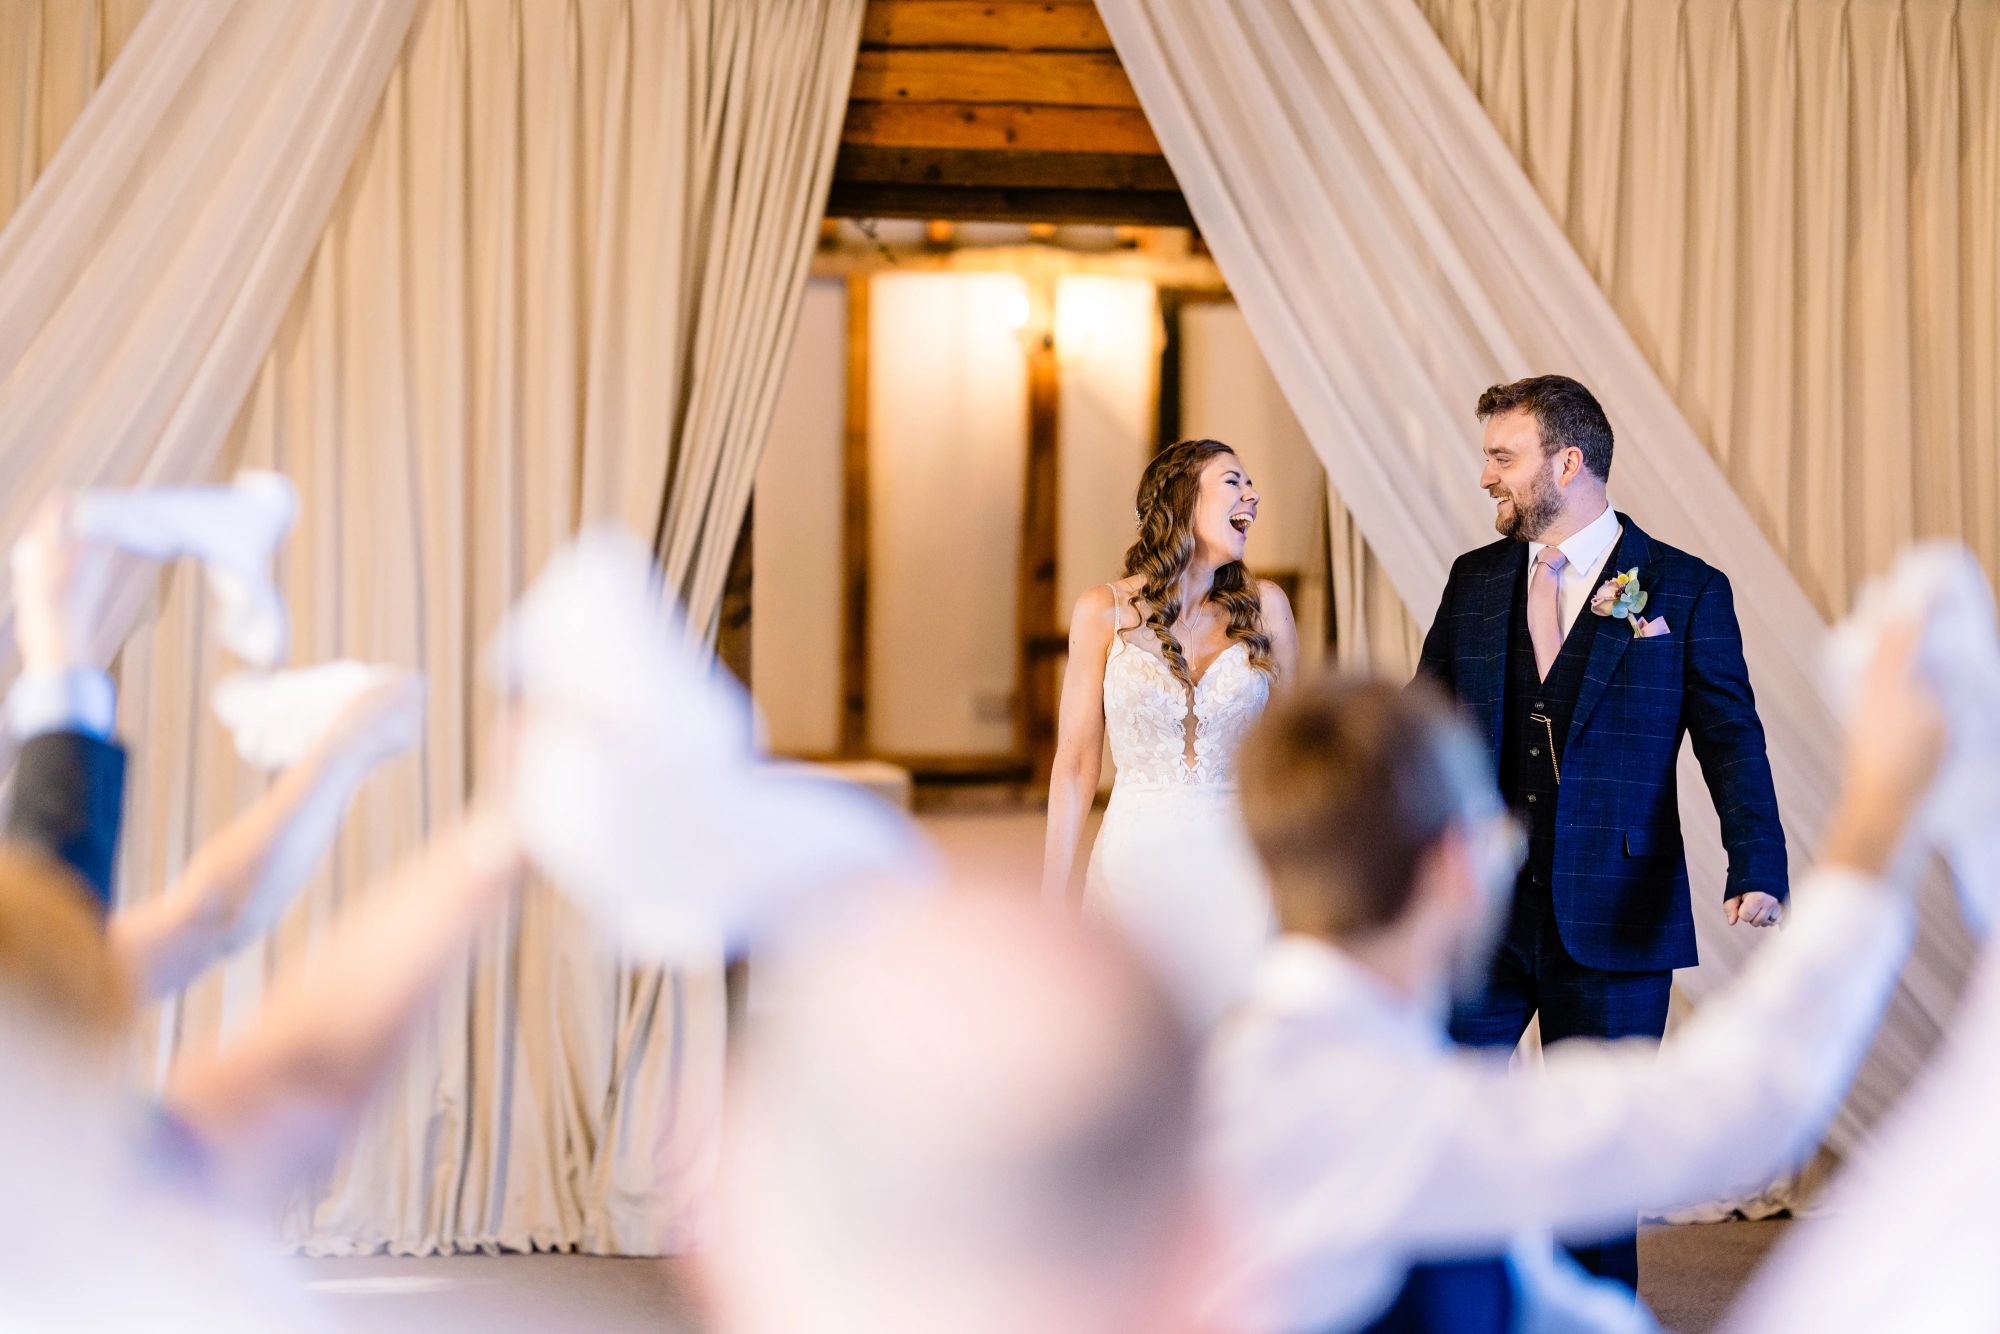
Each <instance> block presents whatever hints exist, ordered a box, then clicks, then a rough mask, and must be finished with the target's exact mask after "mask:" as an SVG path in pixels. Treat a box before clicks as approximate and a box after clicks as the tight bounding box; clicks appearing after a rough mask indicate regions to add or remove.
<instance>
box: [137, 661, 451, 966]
mask: <svg viewBox="0 0 2000 1334" xmlns="http://www.w3.org/2000/svg"><path fill="white" fill-rule="evenodd" d="M422 718H423V693H422V683H421V682H420V681H419V680H418V679H417V678H416V677H413V676H402V677H397V678H395V679H393V680H389V681H385V682H384V683H382V684H381V685H378V686H375V687H373V688H372V689H370V690H368V691H367V692H366V693H365V694H363V695H361V696H360V697H359V698H357V699H356V700H355V701H354V702H353V703H351V704H349V705H348V706H347V708H346V709H345V710H343V711H342V712H341V715H340V717H339V718H338V719H337V720H336V721H335V722H334V724H333V726H332V727H331V728H329V729H328V731H327V734H326V735H325V736H324V737H322V738H321V739H320V740H319V742H318V743H317V744H316V745H315V746H314V747H313V749H312V752H311V753H310V754H309V755H308V756H307V757H306V758H305V759H303V760H301V761H300V762H299V763H297V764H295V765H293V766H292V767H291V768H289V769H287V770H285V771H284V773H282V774H280V775H279V777H278V780H277V781H276V782H275V783H273V784H272V785H271V787H270V788H269V790H267V791H266V792H265V793H264V795H263V796H262V797H260V798H259V799H258V800H257V801H256V802H255V803H254V804H253V805H252V806H251V807H250V808H249V809H248V810H246V811H244V812H243V814H241V815H240V816H238V817H237V818H236V819H235V820H234V821H232V822H231V823H230V824H229V825H227V826H225V827H224V828H223V829H222V830H220V831H219V832H217V833H216V834H215V835H214V836H213V837H211V838H210V839H209V840H208V841H207V842H205V843H203V844H202V845H201V846H200V847H199V848H197V849H196V850H195V854H194V856H193V857H192V858H190V859H189V861H188V864H187V869H186V870H184V871H183V872H182V873H181V877H180V879H179V880H177V881H175V882H174V884H173V885H172V886H171V887H170V888H169V889H168V890H167V891H166V892H165V893H163V894H160V895H158V896H156V897H154V898H151V899H148V900H146V901H145V902H143V903H138V904H134V905H133V906H132V907H130V908H128V909H126V910H124V911H122V912H120V913H118V914H117V915H116V916H115V917H113V918H112V919H111V925H110V934H111V945H112V948H113V950H115V951H116V952H117V953H118V955H119V956H120V957H121V958H122V959H123V960H124V962H125V965H126V967H127V968H128V969H129V970H130V972H131V974H132V977H133V979H134V985H135V986H137V988H138V989H139V992H140V994H141V995H146V996H158V995H163V994H165V993H167V992H170V991H175V990H178V989H179V988H181V987H183V986H185V985H187V983H189V982H190V981H192V980H193V979H194V978H195V977H197V976H199V975H200V974H201V973H202V972H203V971H205V970H206V969H207V968H208V967H209V966H210V965H211V964H213V963H215V962H216V961H217V960H219V959H221V958H224V957H226V956H227V955H229V954H230V953H232V952H234V951H235V950H237V949H238V948H240V947H241V946H243V945H244V944H246V943H248V942H249V941H251V940H254V939H255V938H257V937H258V936H260V935H262V934H263V933H264V932H265V931H266V930H268V929H269V928H270V927H271V925H272V924H273V923H274V922H276V921H277V919H278V918H279V917H280V916H282V915H283V914H284V911H285V909H286V908H287V907H289V906H290V905H291V903H292V901H293V898H294V897H295V896H296V894H297V893H298V891H299V890H300V889H301V888H302V887H304V885H305V884H306V882H307V881H308V880H309V879H310V878H311V876H312V873H313V868H314V867H316V866H317V865H318V864H319V862H320V859H321V858H322V857H323V856H324V855H325V854H326V850H327V848H328V846H329V845H331V843H332V842H333V837H334V835H335V834H336V833H337V832H339V829H340V824H341V820H342V819H343V818H344V817H345V815H346V813H347V808H348V804H349V802H350V801H352V800H353V797H354V794H355V792H356V791H358V790H359V789H360V787H361V784H362V782H363V780H365V779H366V778H367V777H368V775H369V773H370V772H371V771H372V770H373V769H374V768H375V766H376V765H377V764H379V763H381V762H382V761H383V760H386V759H388V758H389V757H390V756H392V755H395V754H397V753H398V752H399V751H401V750H403V749H404V748H405V747H406V746H408V745H409V743H410V742H411V741H413V740H414V739H415V737H416V733H417V729H418V728H419V726H420V725H421V722H422Z"/></svg>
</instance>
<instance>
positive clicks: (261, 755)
mask: <svg viewBox="0 0 2000 1334" xmlns="http://www.w3.org/2000/svg"><path fill="white" fill-rule="evenodd" d="M410 675H412V673H409V672H404V671H402V670H400V669H398V668H395V667H385V666H383V665H381V664H380V663H372V662H356V661H354V660H353V659H352V658H342V659H341V660H339V661H338V662H323V663H320V664H319V665H318V666H316V667H299V668H294V669H293V670H291V671H284V672H235V673H232V674H231V675H229V676H225V677H223V678H222V679H221V680H220V681H218V682H216V683H215V689H214V691H213V692H212V693H211V694H210V696H209V698H210V700H211V702H212V703H213V704H214V707H215V716H216V717H217V718H218V719H220V720H221V722H222V725H223V726H224V727H226V728H228V729H229V736H230V739H231V740H232V741H234V742H235V743H236V753H237V754H238V755H239V756H241V757H242V758H243V759H244V761H245V762H247V763H250V764H254V765H256V766H257V767H258V768H260V769H283V768H285V767H286V766H288V765H293V764H297V763H298V762H299V761H301V760H303V759H305V758H306V756H307V755H309V754H311V753H312V750H313V747H314V746H316V745H318V744H319V742H320V741H321V740H323V739H324V738H325V737H326V735H327V733H328V732H329V731H331V730H332V728H333V725H334V723H335V722H336V721H337V720H338V719H339V718H340V715H341V711H342V710H344V709H345V708H347V706H348V705H350V704H352V703H353V702H354V701H355V700H357V699H359V698H360V697H361V696H362V695H364V694H366V693H367V692H368V691H370V690H373V689H374V688H375V687H377V686H380V685H384V684H386V683H388V682H389V681H392V680H394V679H396V678H397V677H399V676H410ZM421 718H422V714H421V713H411V714H409V715H408V716H407V718H405V717H404V716H402V715H398V716H397V717H396V718H395V719H393V720H392V721H393V722H394V723H395V724H396V725H397V726H398V727H399V728H400V727H401V726H402V725H403V724H404V723H405V722H407V723H408V724H410V725H411V730H410V731H407V732H405V731H401V730H397V731H393V732H391V733H390V734H388V735H385V736H383V737H382V738H380V740H379V741H378V743H377V745H376V747H375V749H376V750H377V751H378V752H386V753H388V754H394V753H395V752H397V751H399V750H402V749H404V748H405V747H408V746H412V745H415V744H416V742H417V741H418V739H419V738H418V736H417V735H416V734H415V730H416V726H417V725H418V724H419V723H420V721H421Z"/></svg>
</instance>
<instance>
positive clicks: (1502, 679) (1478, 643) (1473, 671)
mask: <svg viewBox="0 0 2000 1334" xmlns="http://www.w3.org/2000/svg"><path fill="white" fill-rule="evenodd" d="M1527 561H1528V544H1527V543H1525V542H1517V543H1514V544H1513V550H1511V551H1507V552H1505V553H1503V554H1502V555H1501V556H1500V558H1499V559H1497V560H1495V561H1494V562H1493V564H1492V565H1491V566H1489V567H1488V568H1487V569H1486V570H1485V571H1484V572H1483V573H1482V574H1479V575H1477V576H1475V578H1474V582H1473V584H1472V586H1471V587H1470V588H1469V589H1468V590H1467V594H1468V596H1467V605H1466V608H1465V612H1464V615H1465V620H1464V622H1463V623H1462V624H1461V626H1460V627H1459V628H1460V633H1461V635H1462V636H1463V637H1462V639H1461V640H1460V644H1461V647H1460V650H1459V662H1460V671H1459V673H1458V676H1459V697H1460V698H1461V699H1463V700H1464V701H1465V704H1466V707H1467V708H1469V709H1471V710H1472V714H1473V716H1474V717H1475V718H1477V719H1479V721H1480V722H1481V723H1482V724H1483V725H1484V726H1485V728H1486V730H1487V733H1488V738H1489V740H1490V741H1491V743H1492V747H1493V753H1494V754H1495V755H1498V754H1499V753H1500V741H1501V724H1502V717H1501V710H1502V708H1503V706H1504V702H1505V700H1506V695H1507V645H1508V640H1507V632H1508V628H1509V625H1508V622H1509V620H1510V619H1511V618H1512V616H1513V613H1514V583H1515V581H1516V580H1517V579H1519V578H1520V577H1521V574H1522V571H1524V570H1525V569H1526V568H1527Z"/></svg>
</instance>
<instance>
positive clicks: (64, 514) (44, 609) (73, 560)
mask: <svg viewBox="0 0 2000 1334" xmlns="http://www.w3.org/2000/svg"><path fill="white" fill-rule="evenodd" d="M12 566H13V574H14V627H15V630H14V633H15V638H16V640H17V642H18V643H19V645H20V649H21V668H22V670H23V671H27V672H36V673H51V674H56V673H61V672H66V671H69V670H70V669H72V668H75V667H89V666H95V665H96V664H95V663H93V662H92V661H91V641H92V639H93V638H94V637H95V633H96V630H97V618H98V616H99V614H100V612H101V611H102V603H103V600H104V591H105V586H106V583H107V581H108V579H109V576H110V554H109V553H108V552H107V551H105V550H104V549H103V548H101V547H99V546H96V545H94V544H92V543H86V542H82V541H79V540H78V539H77V537H76V536H75V534H74V533H72V532H71V530H70V525H69V500H68V498H67V497H66V496H53V497H51V498H50V499H48V500H47V501H45V502H43V504H42V507H41V509H40V510H39V511H38V512H37V513H36V515H35V517H34V520H33V521H32V522H31V523H30V524H29V525H28V530H27V531H26V532H25V533H23V534H22V535H21V537H20V539H19V540H18V541H16V542H15V543H14V550H13V553H12Z"/></svg>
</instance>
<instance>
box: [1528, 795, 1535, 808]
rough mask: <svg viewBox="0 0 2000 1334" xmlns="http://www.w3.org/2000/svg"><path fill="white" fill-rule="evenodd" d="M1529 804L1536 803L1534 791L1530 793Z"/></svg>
mask: <svg viewBox="0 0 2000 1334" xmlns="http://www.w3.org/2000/svg"><path fill="white" fill-rule="evenodd" d="M1528 804H1529V805H1530V806H1532V805H1534V804H1535V794H1534V793H1532V792H1530V793H1529V794H1528Z"/></svg>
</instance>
